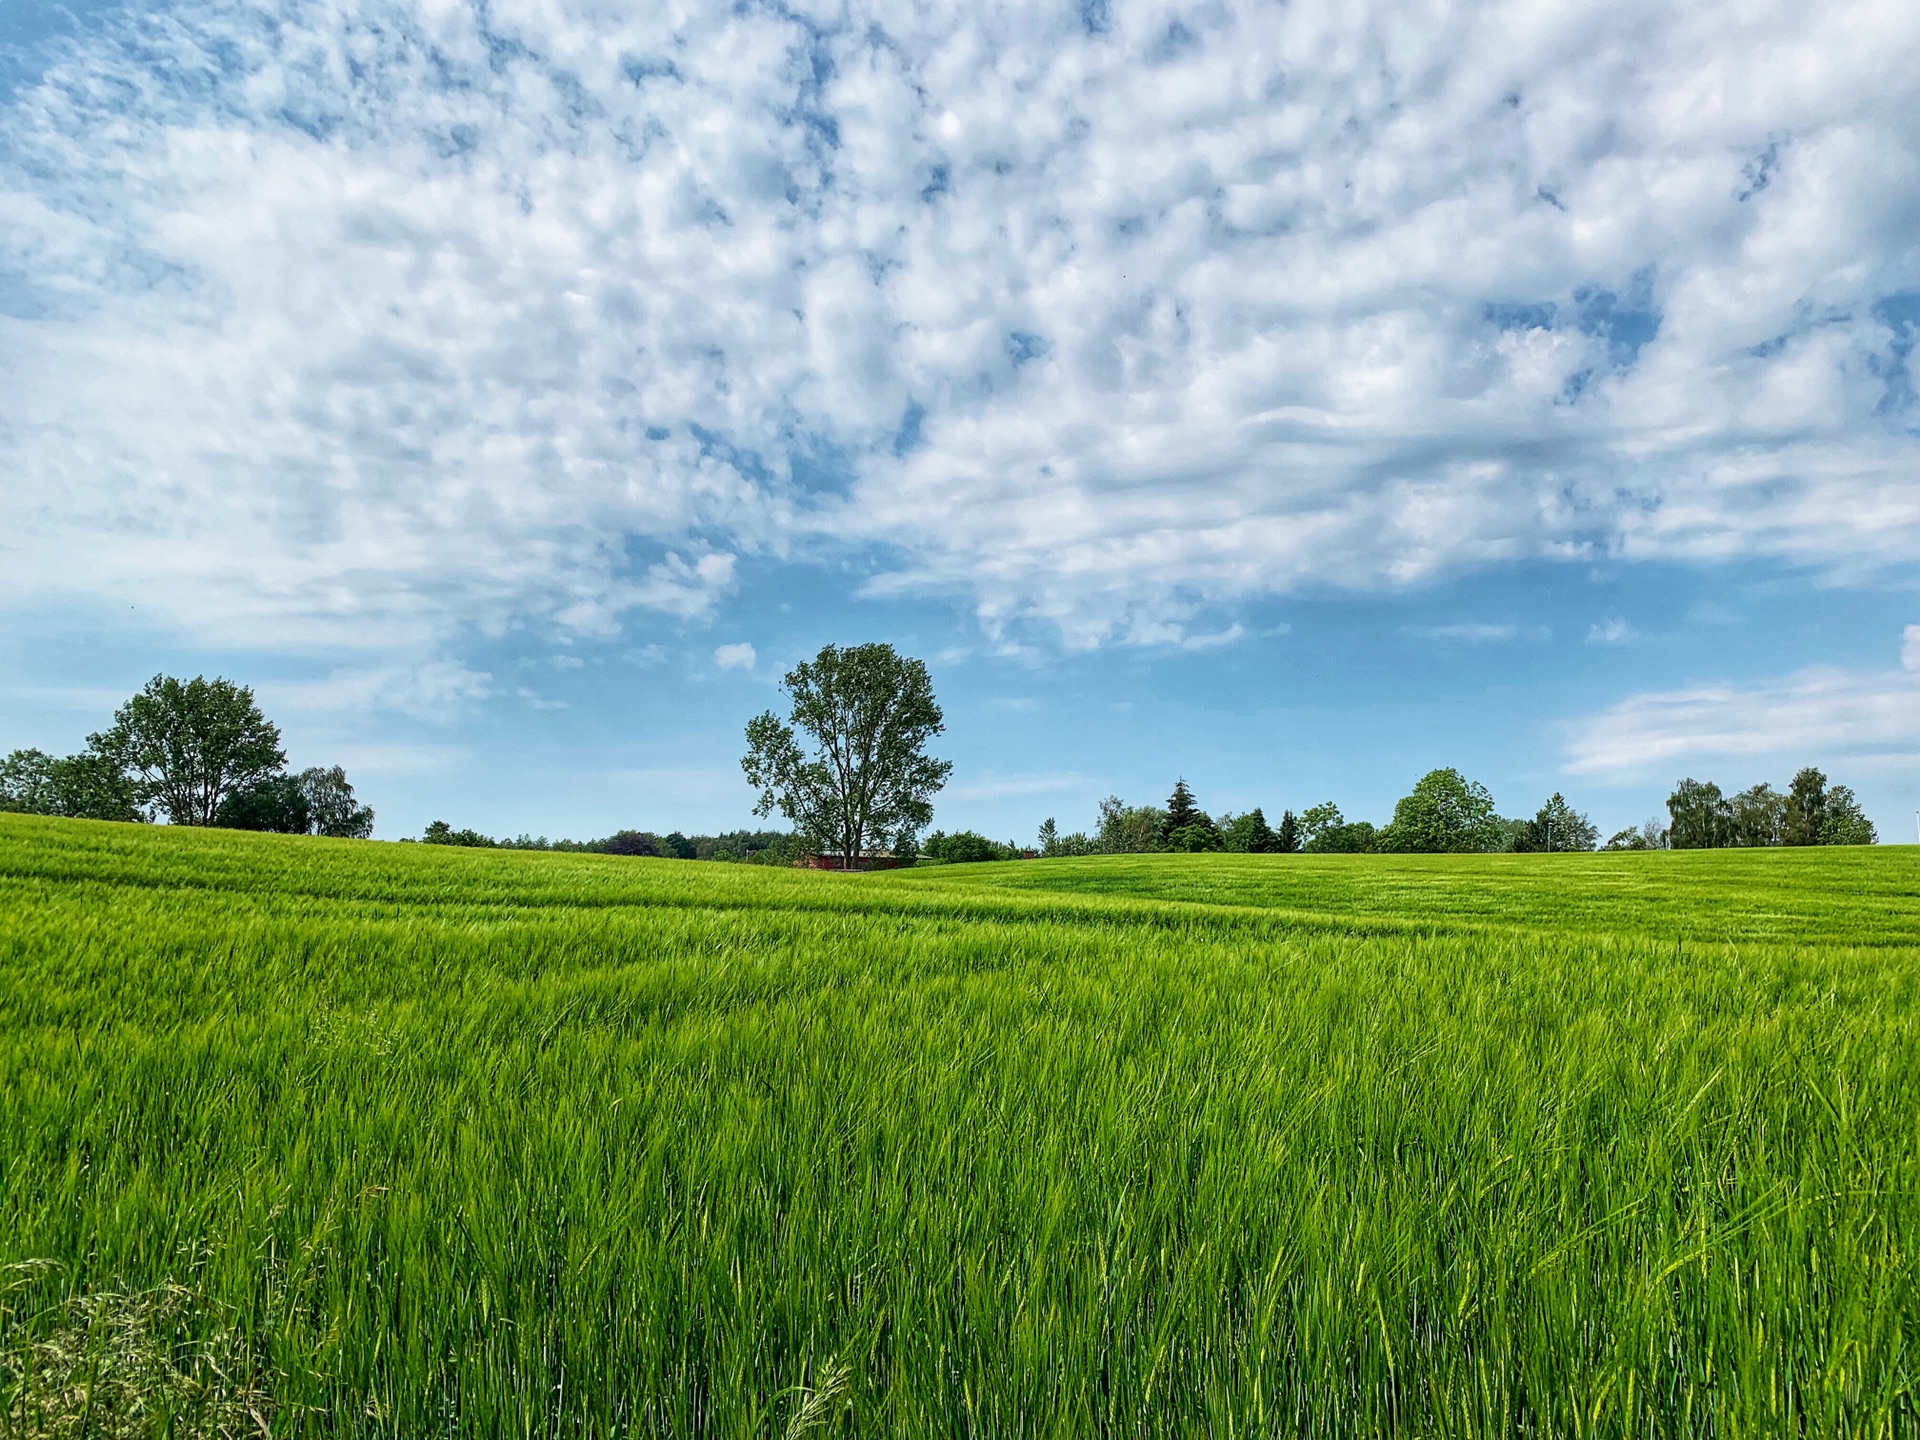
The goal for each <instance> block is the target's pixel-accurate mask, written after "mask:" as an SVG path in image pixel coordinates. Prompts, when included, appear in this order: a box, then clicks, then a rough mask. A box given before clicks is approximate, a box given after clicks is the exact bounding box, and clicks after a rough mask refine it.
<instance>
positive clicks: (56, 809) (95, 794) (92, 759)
mask: <svg viewBox="0 0 1920 1440" xmlns="http://www.w3.org/2000/svg"><path fill="white" fill-rule="evenodd" d="M0 810H23V811H26V812H27V813H29V814H33V815H58V816H62V817H64V818H66V819H69V820H121V821H137V820H144V819H146V816H145V815H143V814H142V813H141V811H140V802H139V797H138V796H137V794H136V793H135V791H134V786H133V781H132V780H131V779H129V778H128V776H127V772H126V771H125V769H123V768H122V767H121V766H120V764H119V763H118V762H117V761H115V760H114V759H113V757H111V756H109V755H103V754H101V753H100V752H99V751H97V750H83V751H81V753H80V754H78V755H69V756H67V757H66V758H64V759H60V758H56V757H55V756H52V755H48V754H46V753H45V752H44V751H40V750H16V751H14V752H13V753H12V754H11V755H9V756H7V758H6V759H5V760H0Z"/></svg>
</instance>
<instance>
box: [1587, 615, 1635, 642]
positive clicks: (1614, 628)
mask: <svg viewBox="0 0 1920 1440" xmlns="http://www.w3.org/2000/svg"><path fill="white" fill-rule="evenodd" d="M1638 633H1639V632H1638V631H1636V630H1635V629H1634V628H1633V626H1631V625H1629V624H1628V623H1627V622H1626V621H1624V620H1621V619H1619V618H1618V617H1616V618H1614V619H1612V620H1604V621H1596V622H1595V623H1594V624H1592V625H1590V626H1588V627H1587V643H1588V644H1589V645H1624V644H1626V643H1627V642H1628V641H1629V640H1632V639H1633V638H1634V637H1635V636H1636V635H1637V634H1638Z"/></svg>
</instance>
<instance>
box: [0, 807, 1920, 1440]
mask: <svg viewBox="0 0 1920 1440" xmlns="http://www.w3.org/2000/svg"><path fill="white" fill-rule="evenodd" d="M1917 1256H1920V851H1916V850H1914V849H1911V848H1907V849H1894V848H1880V849H1873V850H1800V851H1790V850H1789V851H1782V850H1772V851H1734V852H1727V851H1721V852H1696V853H1651V854H1625V855H1565V856H1562V855H1534V856H1475V857H1431V858H1412V857H1406V858H1389V857H1374V856H1366V857H1327V858H1323V859H1316V858H1312V857H1300V856H1155V857H1141V858H1130V859H1117V858H1116V859H1089V860H1067V861H1033V862H1026V863H1018V864H1008V865H983V866H953V867H943V868H938V869H919V870H914V871H906V872H896V873H893V874H881V875H870V876H835V875H821V874H813V873H805V872H797V871H783V870H774V869H770V868H759V867H747V866H730V865H720V864H703V865H696V864H691V863H685V862H672V861H652V860H623V859H617V858H610V857H601V856H568V855H553V854H525V853H507V852H489V851H463V850H452V849H442V848H434V847H425V846H397V845H383V844H374V843H368V842H353V841H325V840H314V839H305V838H280V837H270V836H243V835H236V834H229V833H222V832H194V831H184V830H173V829H164V828H145V827H134V826H114V825H101V824H89V823H85V822H66V821H50V820H38V819H30V818H26V817H19V816H0V1263H4V1264H7V1265H9V1266H13V1267H15V1268H13V1269H12V1270H11V1271H10V1272H9V1276H10V1278H9V1279H8V1282H7V1284H8V1287H9V1288H8V1290H7V1292H6V1295H5V1299H4V1302H3V1303H4V1305H5V1306H6V1308H7V1311H8V1317H7V1323H8V1324H10V1325H11V1326H12V1327H14V1328H13V1331H12V1334H11V1336H10V1338H9V1340H8V1347H7V1352H6V1353H7V1354H8V1355H9V1356H11V1357H13V1358H12V1359H11V1360H10V1361H9V1362H8V1363H9V1365H10V1366H11V1369H10V1370H9V1371H8V1372H7V1373H6V1375H5V1377H4V1378H5V1381H6V1383H7V1384H8V1385H10V1386H12V1387H14V1388H15V1389H16V1390H17V1389H19V1387H21V1386H23V1385H25V1384H27V1383H28V1382H27V1380H26V1379H24V1378H23V1377H25V1376H27V1375H28V1373H29V1370H30V1364H29V1362H27V1361H25V1360H23V1359H22V1358H21V1357H23V1356H26V1355H28V1354H29V1353H30V1347H31V1346H32V1345H33V1344H34V1343H36V1342H37V1341H38V1342H44V1341H45V1339H46V1337H47V1336H49V1335H52V1334H53V1333H54V1332H55V1331H56V1330H58V1329H59V1327H60V1326H62V1325H66V1326H68V1327H69V1328H71V1327H72V1325H73V1324H74V1323H75V1321H74V1317H75V1316H82V1317H83V1318H84V1316H85V1315H87V1314H92V1315H94V1316H95V1317H96V1319H97V1317H98V1316H100V1315H102V1314H108V1313H110V1312H109V1311H103V1310H100V1309H98V1308H97V1307H96V1308H95V1309H93V1310H83V1309H82V1308H81V1307H79V1306H77V1305H76V1304H75V1303H74V1297H85V1296H95V1297H98V1296H101V1295H104V1294H114V1293H120V1294H124V1293H129V1292H156V1291H157V1289H158V1287H161V1286H163V1285H166V1284H169V1283H171V1284H174V1285H178V1286H180V1287H182V1288H181V1290H180V1292H179V1293H180V1294H181V1295H182V1296H185V1297H187V1298H186V1299H184V1300H182V1301H181V1303H180V1305H179V1306H177V1307H176V1312H177V1313H176V1316H175V1318H174V1319H173V1320H171V1321H169V1322H168V1323H169V1324H171V1325H172V1326H173V1329H172V1330H170V1331H168V1332H167V1333H168V1335H169V1336H171V1337H172V1338H173V1339H175V1340H180V1341H182V1342H184V1341H185V1340H187V1339H191V1338H192V1337H193V1336H196V1335H201V1336H204V1335H207V1334H211V1333H213V1332H215V1331H216V1330H221V1331H225V1332H227V1334H228V1338H229V1340H230V1341H231V1343H232V1344H234V1345H236V1346H239V1347H240V1351H239V1352H237V1353H243V1354H244V1355H245V1356H247V1357H250V1358H249V1360H248V1363H249V1364H250V1365H252V1366H253V1367H254V1372H255V1373H254V1383H255V1384H256V1386H257V1387H258V1388H259V1389H260V1390H261V1391H262V1392H263V1394H264V1398H263V1399H262V1400H260V1401H259V1402H258V1403H257V1406H256V1408H260V1409H261V1410H262V1411H263V1412H264V1414H263V1418H265V1419H266V1420H267V1421H268V1422H270V1425H271V1429H272V1432H273V1433H274V1434H275V1435H282V1434H286V1435H292V1434H309V1435H316V1436H318V1435H328V1436H345V1435H354V1434H368V1435H372V1434H380V1435H388V1434H396V1435H405V1436H425V1435H431V1434H461V1435H486V1436H494V1435H499V1436H507V1435H514V1436H532V1435H536V1434H538V1435H574V1434H582V1435H585V1434H592V1435H613V1434H632V1435H675V1436H704V1435H713V1436H784V1435H789V1434H796V1433H811V1434H816V1435H821V1436H826V1435H855V1434H858V1435H862V1436H880V1435H905V1436H919V1435H929V1436H983V1437H984V1436H1024V1435H1034V1436H1039V1435H1048V1436H1051V1435H1059V1436H1070V1435H1071V1436H1086V1435H1119V1434H1127V1435H1139V1436H1162V1435H1208V1436H1218V1437H1230V1436H1254V1435H1287V1436H1292V1435H1308V1434H1325V1435H1376V1434H1389V1433H1393V1434H1405V1435H1418V1436H1427V1435H1486V1436H1494V1435H1501V1436H1505V1435H1569V1436H1573V1435H1603V1436H1611V1435H1618V1436H1628V1435H1632V1436H1654V1435H1703V1436H1705V1435H1713V1436H1729V1435H1783V1434H1810V1435H1834V1436H1841V1435H1845V1436H1868V1435H1913V1434H1916V1433H1920V1402H1917V1401H1916V1397H1915V1389H1916V1380H1917V1378H1920V1273H1917V1272H1916V1257H1917ZM32 1261H52V1262H56V1263H54V1264H52V1265H33V1264H27V1263H25V1262H32ZM104 1324H105V1322H100V1323H99V1324H97V1325H96V1332H97V1333H96V1337H95V1338H96V1339H99V1334H101V1333H104V1330H103V1328H102V1327H103V1326H104ZM105 1344H106V1342H105V1341H104V1340H102V1341H100V1345H101V1346H104V1345H105ZM47 1353H50V1352H47ZM180 1353H183V1354H184V1353H187V1349H186V1348H185V1347H184V1346H183V1347H182V1348H181V1351H180ZM34 1363H37V1362H34ZM12 1413H13V1414H14V1419H13V1420H12V1421H11V1422H10V1423H11V1424H12V1425H13V1426H14V1430H15V1431H16V1432H17V1433H22V1434H25V1433H30V1426H28V1425H27V1422H25V1421H22V1420H21V1419H20V1418H19V1416H20V1415H21V1414H23V1413H24V1412H23V1411H20V1410H18V1408H17V1407H16V1408H15V1410H14V1411H13V1412H12ZM8 1423H9V1422H6V1421H0V1431H4V1430H5V1427H6V1425H7V1424H8Z"/></svg>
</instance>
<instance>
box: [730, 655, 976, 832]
mask: <svg viewBox="0 0 1920 1440" xmlns="http://www.w3.org/2000/svg"><path fill="white" fill-rule="evenodd" d="M781 688H782V689H783V690H785V691H786V694H787V697H788V699H789V701H790V702H791V707H790V714H789V717H788V718H787V719H786V720H782V719H781V718H780V717H779V716H778V715H776V714H774V713H773V712H772V711H771V710H769V711H767V712H766V713H765V714H762V715H760V716H758V717H756V718H755V719H754V720H753V721H751V722H750V723H749V724H748V726H747V753H746V755H745V756H744V757H743V758H742V759H741V762H740V765H741V768H742V769H743V770H744V771H746V775H747V780H748V782H749V783H750V784H752V786H753V787H754V788H755V789H756V790H757V791H759V792H760V794H759V800H758V802H757V803H756V805H755V807H754V812H755V813H756V814H759V815H769V814H772V813H773V812H774V811H776V810H777V811H779V812H780V813H781V814H782V815H784V816H786V817H787V819H788V820H790V821H792V822H793V825H794V827H795V829H796V830H798V831H799V832H800V833H801V834H802V835H803V836H804V837H805V838H806V839H807V840H808V841H809V842H811V843H814V844H817V845H820V846H823V847H837V848H838V850H839V852H840V854H841V856H842V857H843V863H845V864H848V865H858V864H859V863H860V856H861V854H862V853H863V851H864V850H865V849H866V846H867V844H868V842H869V841H870V840H876V839H879V840H884V841H888V842H891V843H893V844H905V845H911V844H912V841H913V838H914V837H915V836H916V835H917V834H918V833H919V831H920V830H921V829H922V827H924V826H925V825H926V824H928V822H930V821H931V820H932V819H933V803H932V801H933V796H934V795H935V794H936V793H937V792H938V791H939V790H940V788H941V786H943V785H945V784H946V781H947V776H948V775H950V774H951V773H952V772H953V765H952V763H951V762H950V761H946V760H937V759H935V758H934V757H933V756H931V755H929V754H927V751H926V747H927V744H928V742H929V741H931V740H932V739H933V737H934V736H936V735H938V734H940V733H941V731H942V730H944V729H945V723H944V717H943V716H942V714H941V711H940V706H939V705H938V703H936V702H935V700H934V698H933V683H932V681H931V680H930V679H929V677H928V675H927V667H926V664H925V662H924V661H920V660H915V659H911V658H909V657H906V656H903V655H900V654H899V653H897V652H896V651H895V650H894V648H893V647H892V646H891V645H854V646H850V647H848V648H846V649H844V650H843V649H840V648H839V647H837V646H833V645H828V646H826V647H824V648H823V649H822V650H821V651H820V653H819V654H818V655H817V656H815V657H814V658H813V659H812V660H810V661H802V662H801V663H800V664H799V665H796V666H795V667H794V668H793V669H792V670H790V671H788V672H787V675H786V677H785V678H784V679H783V680H782V681H781ZM802 736H805V737H806V741H805V743H803V742H802V739H801V737H802Z"/></svg>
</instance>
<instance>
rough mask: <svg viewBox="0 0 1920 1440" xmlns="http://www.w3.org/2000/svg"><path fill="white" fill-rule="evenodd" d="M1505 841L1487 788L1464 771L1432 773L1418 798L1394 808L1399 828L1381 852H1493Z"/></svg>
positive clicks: (1383, 842) (1422, 780)
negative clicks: (1470, 778) (1468, 776)
mask: <svg viewBox="0 0 1920 1440" xmlns="http://www.w3.org/2000/svg"><path fill="white" fill-rule="evenodd" d="M1500 841H1501V826H1500V817H1499V816H1498V815H1496V814H1495V813H1494V809H1493V796H1491V795H1490V794H1488V793H1487V787H1486V786H1484V785H1481V784H1479V783H1478V782H1476V781H1472V780H1469V779H1467V777H1466V776H1464V775H1462V774H1461V773H1460V772H1459V771H1458V770H1454V769H1445V770H1429V771H1428V772H1427V773H1426V774H1425V775H1423V776H1421V777H1420V781H1419V783H1418V784H1416V785H1415V786H1414V787H1413V793H1412V794H1410V795H1406V796H1404V797H1402V798H1401V800H1400V802H1399V803H1398V804H1397V805H1395V806H1394V807H1393V823H1392V824H1391V825H1389V826H1388V827H1387V830H1386V832H1385V834H1383V835H1382V837H1381V848H1382V849H1391V850H1398V851H1406V852H1412V853H1416V854H1443V853H1448V852H1456V851H1480V850H1493V849H1497V848H1498V847H1499V844H1500Z"/></svg>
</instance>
